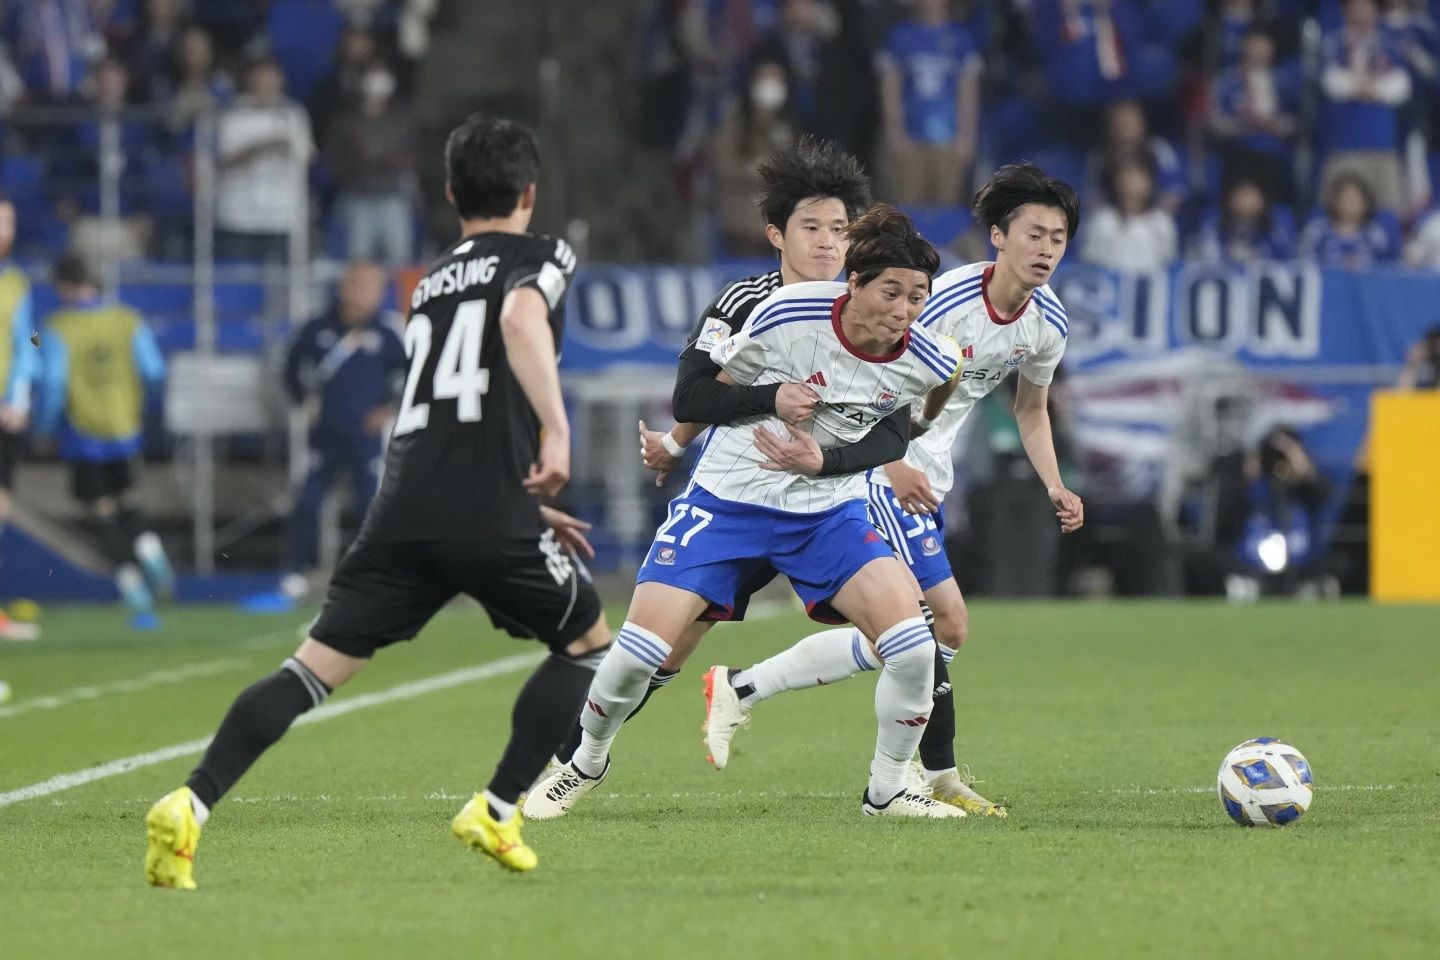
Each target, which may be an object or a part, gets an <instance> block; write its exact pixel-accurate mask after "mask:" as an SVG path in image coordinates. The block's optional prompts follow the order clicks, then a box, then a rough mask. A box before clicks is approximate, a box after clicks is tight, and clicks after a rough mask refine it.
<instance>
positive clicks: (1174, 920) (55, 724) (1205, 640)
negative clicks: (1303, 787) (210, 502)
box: [0, 600, 1440, 960]
mask: <svg viewBox="0 0 1440 960" xmlns="http://www.w3.org/2000/svg"><path fill="white" fill-rule="evenodd" d="M972 616H973V626H972V636H973V638H974V639H973V641H972V643H971V646H970V648H969V649H967V650H965V651H964V652H963V653H962V654H961V655H960V657H959V659H958V660H957V662H956V667H955V668H954V670H953V677H954V680H955V685H956V690H957V702H958V704H959V705H960V741H959V746H960V751H961V754H962V758H963V759H964V760H965V761H967V762H969V763H970V764H971V765H972V766H973V768H974V771H975V773H976V774H977V775H979V776H980V777H982V778H983V780H984V782H983V783H982V784H981V785H980V787H979V789H980V790H981V792H982V793H985V794H987V795H988V796H990V797H992V799H997V800H1002V801H1004V802H1006V803H1008V804H1009V806H1010V810H1011V817H1010V819H1009V821H1008V822H996V821H994V820H982V819H979V818H973V817H972V818H968V819H966V820H962V821H942V822H934V823H923V822H891V821H877V820H870V819H866V818H863V817H862V816H861V815H860V812H859V799H860V792H861V789H862V787H863V785H864V781H865V771H866V764H867V761H868V758H869V754H870V751H871V747H872V744H873V737H874V729H873V724H874V720H873V714H872V709H871V697H872V693H873V685H874V681H873V678H872V677H868V676H867V677H861V678H857V679H856V680H853V681H850V682H849V683H846V684H841V685H836V686H833V687H827V688H824V689H819V690H812V691H805V692H801V693H795V694H789V695H786V696H785V697H782V698H779V699H777V700H773V701H771V702H769V703H766V704H764V705H762V706H760V707H759V708H758V709H757V710H756V712H755V714H754V721H753V724H752V726H751V727H750V729H748V730H745V731H742V732H741V734H740V736H739V737H738V738H737V740H736V752H735V755H734V757H733V758H732V761H731V765H730V768H729V769H728V770H726V771H725V772H724V773H716V772H715V771H713V770H711V769H710V767H709V766H708V765H707V764H706V762H705V757H704V749H703V747H702V746H701V744H700V733H699V725H700V707H701V696H700V676H701V673H702V672H703V670H704V668H705V666H706V665H708V664H709V663H712V662H717V661H719V662H728V663H746V662H748V661H751V660H753V659H756V658H759V657H761V656H764V655H766V654H768V653H770V652H773V651H775V650H778V649H779V648H780V647H781V646H783V645H785V644H786V643H788V642H789V641H790V640H791V639H793V638H796V637H798V636H800V635H802V634H803V633H804V632H807V631H808V629H809V626H808V625H807V622H806V621H805V620H804V619H803V618H802V617H799V616H795V615H789V614H787V615H784V616H778V617H775V618H773V619H768V620H763V621H760V622H754V623H750V624H745V625H737V626H727V627H722V628H720V629H719V630H717V631H716V632H714V633H712V634H711V637H710V639H709V640H708V641H707V643H706V646H705V647H703V648H702V649H701V651H700V653H699V654H698V655H697V657H696V659H695V661H693V662H692V663H691V665H690V666H689V667H688V668H687V670H686V671H685V672H684V673H683V674H682V675H681V677H680V679H679V680H677V681H676V682H675V683H674V684H672V685H671V686H670V687H667V688H666V689H665V690H664V691H662V692H661V693H660V694H658V695H657V696H656V697H655V700H654V702H653V703H652V704H651V705H650V707H649V709H648V710H647V712H646V714H644V715H642V716H641V717H640V718H639V719H638V720H637V721H636V723H634V724H633V725H631V726H630V727H628V728H627V729H626V730H625V732H624V733H623V734H622V736H621V738H620V740H619V741H618V743H617V746H616V751H615V755H614V762H615V766H614V768H613V771H612V774H611V776H610V779H609V780H607V781H606V783H605V784H604V786H603V787H601V788H600V790H599V791H597V793H596V794H595V795H594V796H592V797H591V798H590V800H589V801H588V802H587V803H586V804H585V805H584V806H582V807H581V808H580V809H579V811H578V812H577V813H576V814H574V815H573V816H571V817H570V818H568V819H565V820H561V821H556V822H551V823H535V824H530V825H528V826H527V828H526V837H527V839H528V840H529V841H530V843H531V844H532V845H533V846H534V847H535V848H536V850H537V851H538V852H539V854H540V858H541V863H540V868H539V869H538V870H537V871H536V872H534V873H532V874H529V875H525V876H513V875H508V874H505V873H503V872H502V871H500V870H499V869H498V868H496V867H495V866H494V865H493V864H491V863H489V862H488V861H485V860H484V859H482V858H480V857H478V856H476V855H474V854H472V853H470V852H468V851H466V850H465V849H464V848H463V847H462V846H461V845H460V844H459V843H457V842H456V841H455V840H453V839H452V838H451V837H450V835H449V830H448V823H449V820H450V817H451V816H452V815H453V814H454V813H455V811H456V810H457V809H458V808H459V807H460V805H461V803H462V802H463V800H464V798H465V797H467V796H468V795H469V794H470V793H471V792H472V791H473V790H475V789H477V788H479V787H481V786H483V784H484V782H485V780H486V779H487V778H488V775H489V771H490V769H491V767H492V765H493V764H494V762H495V760H496V759H497V757H498V755H499V752H500V749H501V747H502V745H503V742H504V740H505V738H506V735H507V732H508V726H509V710H510V703H511V699H512V697H513V695H514V693H515V690H516V689H517V688H518V686H519V684H520V683H521V681H522V680H523V678H524V676H525V673H526V672H527V669H526V668H521V667H516V666H513V665H512V666H511V669H510V670H509V671H508V672H502V673H499V674H498V675H494V676H489V677H484V678H482V679H478V680H474V681H473V682H467V683H463V684H460V685H456V686H451V687H448V688H441V689H428V688H419V690H418V695H415V696H412V697H409V698H406V699H397V700H394V701H393V702H383V703H378V704H374V705H371V706H369V707H368V708H366V709H359V710H354V711H352V712H348V713H346V714H345V715H343V716H334V717H331V718H329V719H327V720H326V721H325V722H322V723H315V724H312V725H308V726H304V727H297V728H296V729H294V730H292V731H291V733H290V734H289V735H288V736H287V737H286V738H285V740H283V741H282V742H281V743H280V745H279V746H278V747H276V748H275V749H274V750H272V751H271V752H270V754H268V755H267V756H266V757H264V758H263V759H262V760H261V761H260V763H259V764H257V766H256V768H255V769H254V770H253V771H252V772H251V774H250V776H249V777H248V778H247V779H245V780H244V781H242V782H241V784H240V785H239V787H238V788H237V789H236V791H235V793H234V794H233V795H232V797H230V798H227V799H226V800H225V801H224V802H223V803H222V804H221V805H220V806H219V807H218V808H217V810H216V811H215V814H214V816H213V817H212V819H211V821H210V824H209V826H208V827H207V828H206V830H205V834H204V836H203V838H202V840H201V844H200V849H199V856H198V858H197V868H196V876H197V879H198V880H199V882H200V890H199V891H198V892H197V893H194V894H182V893H176V892H172V891H162V890H152V889H150V888H148V887H146V886H145V884H144V881H143V879H142V873H141V860H142V853H143V847H144V826H143V817H144V814H145V810H146V808H147V806H148V804H149V803H150V802H151V801H152V800H153V799H154V798H156V797H158V796H159V795H160V794H162V793H164V792H165V791H167V790H169V789H171V788H172V787H174V786H175V785H177V784H179V783H180V782H181V781H183V779H184V777H185V775H186V773H187V772H188V771H189V769H190V767H191V765H192V764H193V761H194V757H181V758H177V759H172V760H168V761H165V762H161V763H157V764H154V765H150V766H146V767H143V768H141V769H136V770H132V771H130V772H125V773H121V774H118V775H115V776H110V777H106V778H103V779H98V780H95V781H93V782H89V783H85V784H82V785H79V786H74V787H72V788H68V789H63V790H59V791H58V792H54V793H51V794H50V795H47V796H43V797H38V798H32V799H26V800H21V801H19V802H9V803H5V804H4V805H3V806H0V955H3V956H5V957H11V958H30V957H45V958H49V957H81V956H84V957H92V956H102V957H106V958H123V957H142V956H159V957H177V958H184V960H190V958H201V957H210V956H215V957H231V956H237V957H239V956H253V957H307V958H308V957H329V956H334V957H346V958H352V960H354V958H359V960H367V958H371V957H377V958H378V957H393V956H406V957H413V958H420V957H436V956H477V957H509V958H526V957H569V956H580V957H614V958H628V957H725V958H752V957H785V958H802V957H826V958H840V957H868V958H873V957H881V956H883V957H904V956H917V957H952V956H954V957H975V958H985V960H1000V958H1013V957H1091V956H1094V957H1107V958H1109V957H1157V956H1175V957H1211V956H1214V957H1221V956H1224V957H1234V956H1274V955H1279V956H1284V955H1290V954H1296V955H1300V956H1303V957H1306V958H1307V960H1315V958H1321V957H1345V958H1355V957H1366V958H1371V957H1436V956H1440V738H1437V731H1440V609H1437V608H1435V607H1394V608H1381V607H1374V606H1370V605H1367V604H1359V603H1354V604H1352V603H1342V604H1333V605H1314V606H1304V605H1292V604H1283V605H1282V604H1276V605H1270V604H1261V605H1259V606H1255V607H1250V608H1231V607H1226V606H1223V605H1218V604H1199V603H1192V604H1184V603H1133V604H1118V603H1117V604H1108V605H1076V604H1062V603H1024V604H1020V603H1001V602H993V601H985V600H981V601H979V602H977V603H976V604H975V605H974V610H973V613H972ZM302 619H303V618H301V617H298V616H297V617H292V618H280V619H270V618H263V619H256V618H246V617H242V616H239V615H236V614H233V613H230V612H228V611H225V610H221V609H205V608H188V609H179V610H175V611H171V612H170V613H169V615H168V616H167V618H166V626H165V630H164V631H163V632H161V633H159V634H156V635H152V636H145V637H143V638H142V637H139V636H136V635H134V634H129V633H127V632H126V631H125V629H124V628H123V626H122V622H123V615H122V614H121V613H120V612H119V611H116V610H111V609H101V608H89V609H87V608H69V609H57V610H52V611H49V613H48V616H47V619H46V621H45V630H46V636H45V639H43V640H42V641H40V642H39V643H36V644H28V645H21V644H4V645H0V679H4V680H6V681H8V682H9V683H10V684H11V686H12V687H13V688H14V699H13V700H12V701H11V702H10V704H8V705H7V706H6V707H4V708H0V758H3V762H0V795H5V794H10V793H13V791H16V790H18V789H20V788H24V787H27V786H30V785H33V784H37V783H41V782H45V781H47V780H50V779H51V778H53V777H55V776H56V775H57V774H63V773H70V772H74V771H79V770H83V769H86V768H90V767H93V766H95V765H99V764H105V763H108V762H110V761H114V760H117V759H120V758H124V757H129V756H133V755H139V754H145V753H148V752H150V751H155V750H158V749H160V748H163V747H167V746H171V745H175V744H182V743H185V742H187V741H193V740H195V739H196V738H200V737H203V736H205V735H207V734H208V733H209V732H210V731H211V730H212V729H213V727H214V726H215V724H216V723H217V721H218V720H219V718H220V715H221V713H222V712H223V710H224V709H225V707H226V705H227V704H228V703H229V701H230V698H231V697H232V696H233V695H234V694H235V693H236V692H237V691H238V690H239V689H240V688H241V687H243V686H244V685H245V684H247V683H249V682H250V680H251V679H252V678H254V677H255V676H258V675H260V674H261V673H263V672H267V671H268V670H270V669H273V667H274V665H275V664H277V663H278V661H279V660H280V659H281V658H282V657H283V656H284V655H285V654H286V653H288V652H289V651H290V650H291V649H292V648H293V647H294V645H295V641H296V631H297V629H299V628H300V626H301V623H302ZM614 625H618V619H616V618H615V616H614V612H613V611H612V626H614ZM534 649H535V648H534V647H533V645H526V644H522V643H519V642H517V641H513V640H510V639H508V638H504V637H502V636H500V635H498V634H497V633H496V632H495V631H493V630H492V629H491V628H490V627H489V626H488V623H487V622H486V621H485V619H484V618H483V616H481V615H480V614H479V613H478V612H475V611H471V610H456V611H453V612H449V613H447V614H445V615H444V616H442V617H441V618H440V619H438V620H437V621H436V622H435V623H434V624H433V625H432V626H431V627H430V628H429V629H428V630H427V631H426V632H425V633H424V634H423V635H422V636H421V638H420V639H419V640H418V641H417V642H415V643H413V644H410V645H408V646H405V647H401V648H399V649H395V650H391V651H387V652H385V653H384V654H382V655H381V656H380V657H379V658H378V659H377V661H376V662H375V663H374V664H373V665H371V666H370V667H369V668H367V670H366V671H365V672H364V673H363V674H362V675H361V676H360V677H359V678H358V679H357V680H356V681H355V682H354V683H353V684H352V685H351V686H350V687H347V688H346V689H344V690H342V691H341V692H340V693H339V694H337V695H336V696H335V697H334V698H332V701H331V702H332V703H333V704H343V703H345V702H346V701H347V700H348V699H351V698H354V697H356V696H360V695H363V694H366V693H375V692H379V691H386V690H391V689H392V688H395V687H397V686H398V685H401V684H404V683H407V682H410V681H416V680H423V679H425V678H430V677H435V676H437V675H441V674H446V673H448V672H450V671H454V670H457V669H460V668H465V667H475V666H477V665H481V664H484V663H486V662H487V661H494V660H497V659H499V658H504V657H512V656H514V655H515V654H517V653H518V654H524V653H528V652H532V651H533V650H534ZM482 672H483V671H482ZM411 690H412V692H416V690H415V688H411ZM1261 735H1271V736H1280V737H1285V738H1288V739H1290V740H1291V741H1292V742H1294V743H1295V744H1296V745H1297V746H1298V747H1300V748H1301V749H1302V750H1303V751H1305V753H1306V754H1307V756H1308V757H1309V759H1310V761H1311V764H1312V765H1313V767H1314V770H1315V775H1316V782H1317V786H1318V789H1317V792H1316V799H1315V804H1314V806H1313V807H1312V808H1311V810H1310V812H1309V813H1308V814H1307V815H1306V816H1305V817H1304V818H1303V819H1302V820H1301V821H1300V822H1299V823H1298V824H1296V825H1294V826H1291V827H1288V828H1285V829H1283V830H1273V829H1254V830H1244V829H1241V828H1239V827H1236V826H1234V825H1233V824H1231V823H1230V821H1229V820H1228V819H1227V818H1226V817H1225V815H1224V813H1223V812H1222V810H1221V807H1220V804H1219V803H1218V801H1217V800H1216V798H1215V795H1214V777H1215V771H1216V767H1217V766H1218V764H1219V761H1220V758H1221V757H1222V756H1223V755H1224V754H1225V752H1226V751H1227V750H1228V749H1229V748H1230V747H1232V746H1234V745H1235V744H1236V743H1239V742H1240V741H1242V740H1245V739H1248V738H1250V737H1255V736H1261Z"/></svg>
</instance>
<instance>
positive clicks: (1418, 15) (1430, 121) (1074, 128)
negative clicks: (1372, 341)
mask: <svg viewBox="0 0 1440 960" xmlns="http://www.w3.org/2000/svg"><path fill="white" fill-rule="evenodd" d="M661 6H662V8H663V9H662V11H661V12H659V13H657V14H656V16H655V19H654V21H653V24H652V29H651V31H650V32H649V33H648V34H647V38H646V52H647V62H648V63H649V64H650V72H649V74H648V75H647V90H648V91H649V96H650V100H651V103H650V104H649V105H648V108H647V109H646V111H645V113H646V115H647V116H649V117H651V118H652V123H651V129H650V130H649V131H648V134H649V136H651V137H653V138H657V139H660V140H665V141H668V142H671V143H673V145H674V148H675V150H676V154H677V158H678V160H679V161H680V163H681V166H682V168H685V167H688V168H693V170H694V172H695V174H696V176H695V177H694V179H693V181H692V183H693V186H694V189H695V190H696V191H697V192H698V193H700V194H702V195H705V196H707V198H708V199H707V206H708V208H709V209H710V211H711V212H712V216H713V218H714V224H715V234H716V237H715V240H716V245H717V246H718V247H719V248H721V249H723V250H725V251H727V252H735V253H743V252H752V251H754V250H755V237H754V231H753V230H752V229H751V228H750V218H749V217H748V216H747V213H748V211H746V209H745V204H744V202H743V200H744V198H745V196H746V195H747V194H748V193H750V192H751V190H752V183H751V180H750V170H751V169H752V168H753V165H754V162H755V160H756V158H757V157H759V156H763V155H764V154H765V153H766V152H767V151H768V150H769V149H770V148H771V147H772V146H773V145H774V144H776V143H777V142H784V141H786V140H788V139H790V138H793V137H794V136H796V135H798V134H799V133H802V132H807V131H808V132H815V133H819V134H821V135H824V136H828V137H833V138H835V139H837V140H840V141H841V142H842V143H844V144H846V145H847V146H848V147H849V148H850V149H851V150H852V151H854V152H855V153H857V154H858V155H860V156H862V157H864V158H865V159H866V161H867V162H868V163H869V165H870V167H871V169H872V170H875V171H877V172H878V174H879V181H880V184H881V191H882V193H883V194H884V195H885V196H887V197H889V198H892V199H894V200H896V201H897V202H900V203H902V204H904V205H907V206H911V207H921V208H928V209H930V210H932V211H933V219H932V220H931V221H930V223H931V229H932V231H933V232H936V233H938V234H940V235H941V239H945V237H946V236H949V237H951V238H963V237H965V235H966V233H967V231H968V228H969V222H968V218H967V217H966V215H965V213H964V211H963V210H961V209H959V208H961V207H963V206H964V205H965V200H966V199H967V198H968V196H969V193H970V191H971V189H972V188H973V187H974V186H975V185H976V184H977V183H978V182H979V181H981V180H983V179H984V176H985V175H986V172H987V171H988V170H990V169H993V168H994V167H995V166H997V165H998V164H1000V163H1004V162H1007V161H1010V160H1014V159H1017V158H1021V157H1027V158H1030V159H1033V160H1035V161H1037V162H1039V163H1040V164H1041V165H1042V166H1044V167H1045V168H1046V169H1047V170H1048V171H1050V172H1052V173H1054V174H1056V175H1058V176H1062V177H1065V178H1067V179H1069V180H1071V181H1072V182H1074V183H1075V184H1077V185H1078V186H1081V187H1082V188H1083V196H1084V199H1085V200H1086V213H1087V216H1086V219H1085V227H1084V230H1083V231H1082V237H1081V253H1082V254H1083V255H1084V256H1085V257H1086V258H1087V259H1089V260H1091V261H1093V262H1096V263H1100V264H1103V265H1107V266H1112V267H1115V268H1120V269H1147V268H1152V267H1154V266H1158V265H1160V264H1163V263H1167V262H1170V261H1173V260H1175V259H1176V258H1177V257H1180V256H1188V257H1206V258H1221V259H1228V260H1234V261H1237V262H1243V261H1247V260H1253V259H1257V258H1262V259H1289V258H1294V257H1304V258H1313V259H1314V260H1316V261H1318V262H1320V263H1321V264H1323V265H1327V266H1336V267H1341V268H1363V267H1366V266H1369V265H1371V264H1375V263H1384V262H1394V261H1398V260H1400V259H1401V258H1402V257H1404V258H1405V259H1407V260H1408V261H1409V262H1411V263H1412V264H1415V265H1423V266H1429V267H1434V266H1437V265H1440V244H1437V239H1440V221H1437V220H1436V218H1435V217H1433V216H1431V215H1430V213H1431V207H1432V202H1433V193H1432V188H1431V182H1432V177H1433V174H1434V171H1435V170H1436V162H1437V153H1436V151H1435V150H1434V149H1433V140H1434V130H1435V117H1436V105H1437V99H1436V92H1437V80H1440V76H1437V69H1436V67H1437V61H1436V56H1437V53H1440V32H1437V25H1436V24H1437V21H1436V11H1437V9H1440V5H1437V4H1434V3H1426V2H1423V0H1417V2H1412V0H1388V2H1386V0H1218V2H1205V0H994V2H988V3H987V2H976V0H911V2H908V3H900V2H879V3H864V2H861V0H753V2H741V3H724V2H723V0H721V2H716V3H710V4H705V3H699V2H691V3H687V2H671V3H665V4H662V5H661ZM871 65H873V67H872V66H871ZM963 242H964V241H963V240H962V243H963ZM969 246H970V247H971V248H973V247H975V246H976V245H975V244H973V243H972V244H969ZM971 253H973V255H970V254H966V253H962V257H964V256H967V255H968V256H970V258H971V259H974V258H976V257H978V256H981V255H983V253H984V251H983V250H973V249H972V251H971Z"/></svg>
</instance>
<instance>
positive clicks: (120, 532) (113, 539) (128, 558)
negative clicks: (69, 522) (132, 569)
mask: <svg viewBox="0 0 1440 960" xmlns="http://www.w3.org/2000/svg"><path fill="white" fill-rule="evenodd" d="M95 523H96V527H97V530H96V532H97V533H98V534H99V535H100V552H101V553H103V554H105V559H106V560H109V561H110V563H111V564H113V565H114V566H116V567H123V566H125V564H127V563H134V562H135V557H134V551H133V550H131V549H130V548H131V545H132V543H133V542H134V541H132V540H128V539H126V537H125V525H124V524H123V523H121V522H120V514H118V513H115V514H111V515H110V516H108V517H97V518H96V520H95Z"/></svg>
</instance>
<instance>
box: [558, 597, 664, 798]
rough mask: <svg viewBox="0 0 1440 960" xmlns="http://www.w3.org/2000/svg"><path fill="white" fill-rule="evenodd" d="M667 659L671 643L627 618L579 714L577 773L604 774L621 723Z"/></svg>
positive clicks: (635, 705)
mask: <svg viewBox="0 0 1440 960" xmlns="http://www.w3.org/2000/svg"><path fill="white" fill-rule="evenodd" d="M668 656H670V644H668V643H666V642H665V641H664V640H661V639H660V638H659V637H658V636H656V635H655V634H653V633H651V632H650V631H649V630H646V629H645V628H644V627H639V626H636V625H635V624H633V623H630V622H629V621H628V620H627V621H626V622H625V624H624V625H623V626H621V627H620V633H619V634H618V635H617V636H616V637H615V643H614V645H612V646H611V647H610V652H609V653H607V654H605V659H604V660H601V661H600V667H599V669H597V670H596V671H595V679H594V680H592V681H591V682H590V692H589V693H588V694H587V695H586V698H585V706H584V707H583V708H582V709H581V710H580V726H581V729H582V734H581V737H580V748H579V749H578V750H576V751H575V756H574V757H573V758H571V761H570V762H571V763H573V764H574V765H575V769H577V770H579V771H580V772H581V773H583V774H584V775H585V776H587V777H598V776H600V774H602V773H604V772H605V759H606V758H607V757H609V756H610V744H611V743H612V742H613V741H614V740H615V736H616V734H618V733H619V732H620V725H621V724H623V723H624V722H625V718H626V717H628V716H630V714H632V713H634V712H635V708H636V707H638V706H639V705H640V701H641V700H643V699H644V698H645V691H646V689H648V688H649V686H650V678H651V677H652V676H654V675H655V671H656V670H659V669H660V664H662V663H664V662H665V658H666V657H668Z"/></svg>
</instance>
